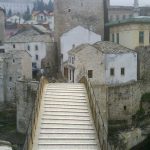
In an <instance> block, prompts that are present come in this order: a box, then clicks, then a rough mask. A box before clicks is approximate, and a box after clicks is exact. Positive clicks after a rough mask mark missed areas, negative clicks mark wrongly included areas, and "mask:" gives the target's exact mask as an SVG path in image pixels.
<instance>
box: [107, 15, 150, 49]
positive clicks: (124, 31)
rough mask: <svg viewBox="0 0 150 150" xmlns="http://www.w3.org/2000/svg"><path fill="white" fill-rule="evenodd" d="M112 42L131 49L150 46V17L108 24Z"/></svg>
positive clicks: (138, 17)
mask: <svg viewBox="0 0 150 150" xmlns="http://www.w3.org/2000/svg"><path fill="white" fill-rule="evenodd" d="M107 25H108V26H109V29H110V41H112V42H115V43H118V44H121V45H123V46H125V47H128V48H130V49H135V48H136V47H139V46H148V45H150V17H149V16H137V17H133V18H130V19H124V20H122V21H116V22H110V23H108V24H107Z"/></svg>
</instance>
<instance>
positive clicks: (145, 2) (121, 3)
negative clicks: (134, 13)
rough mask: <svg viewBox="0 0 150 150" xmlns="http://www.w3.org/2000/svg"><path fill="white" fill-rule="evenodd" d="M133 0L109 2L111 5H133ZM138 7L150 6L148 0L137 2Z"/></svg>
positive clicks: (111, 0)
mask: <svg viewBox="0 0 150 150" xmlns="http://www.w3.org/2000/svg"><path fill="white" fill-rule="evenodd" d="M133 3H134V0H110V4H111V5H123V6H128V5H133ZM139 4H140V6H145V5H149V6H150V0H139Z"/></svg>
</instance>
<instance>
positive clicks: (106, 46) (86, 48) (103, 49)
mask: <svg viewBox="0 0 150 150" xmlns="http://www.w3.org/2000/svg"><path fill="white" fill-rule="evenodd" d="M89 60H90V61H89ZM68 66H69V67H68V68H69V73H68V76H69V78H68V81H69V82H78V80H79V79H80V77H81V75H80V74H81V73H82V71H84V69H85V72H86V74H88V77H89V78H90V79H91V82H93V83H95V84H100V85H102V84H120V83H127V82H130V81H137V54H136V52H135V51H132V50H130V49H127V48H125V47H123V46H121V45H118V44H115V43H112V42H97V43H95V44H93V45H89V44H83V45H80V46H78V47H76V48H73V49H72V50H70V51H69V60H68Z"/></svg>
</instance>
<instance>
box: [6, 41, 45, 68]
mask: <svg viewBox="0 0 150 150" xmlns="http://www.w3.org/2000/svg"><path fill="white" fill-rule="evenodd" d="M14 44H15V48H13V45H14ZM28 45H29V46H30V50H28ZM36 45H37V46H38V50H35V46H36ZM5 47H6V52H8V51H10V50H27V51H28V53H29V54H30V55H31V56H32V62H35V63H36V64H37V68H39V69H40V68H41V61H42V59H43V58H45V57H46V44H45V43H44V42H31V43H6V44H5ZM36 55H38V60H36Z"/></svg>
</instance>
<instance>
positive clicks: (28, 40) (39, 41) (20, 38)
mask: <svg viewBox="0 0 150 150" xmlns="http://www.w3.org/2000/svg"><path fill="white" fill-rule="evenodd" d="M5 45H6V49H7V51H9V50H12V49H13V50H27V51H28V53H29V54H30V55H31V56H32V69H33V71H35V72H40V70H41V69H42V64H41V63H42V60H43V59H45V58H46V57H47V56H49V60H48V61H49V64H50V67H51V68H52V67H54V65H55V53H56V52H55V50H54V49H52V48H51V47H52V45H54V42H53V39H52V37H51V35H50V31H49V30H47V29H46V28H45V27H43V26H40V25H33V26H31V27H29V28H28V27H27V28H23V29H20V30H19V31H18V32H17V33H16V34H15V35H13V36H11V37H10V38H9V39H8V40H7V41H6V43H5ZM49 53H50V54H51V55H49Z"/></svg>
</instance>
